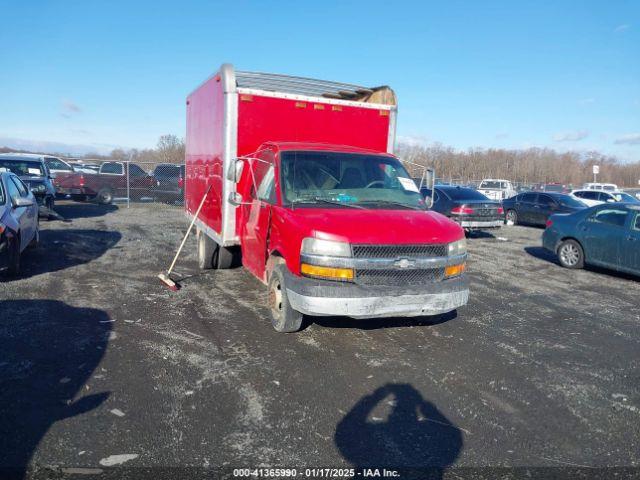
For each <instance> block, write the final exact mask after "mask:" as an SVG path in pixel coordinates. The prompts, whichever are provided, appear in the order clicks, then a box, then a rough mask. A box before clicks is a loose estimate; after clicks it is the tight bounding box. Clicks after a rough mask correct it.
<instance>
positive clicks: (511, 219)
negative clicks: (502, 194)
mask: <svg viewBox="0 0 640 480" xmlns="http://www.w3.org/2000/svg"><path fill="white" fill-rule="evenodd" d="M505 219H506V221H507V224H511V225H517V224H518V213H517V212H516V211H515V210H507V213H506V215H505Z"/></svg>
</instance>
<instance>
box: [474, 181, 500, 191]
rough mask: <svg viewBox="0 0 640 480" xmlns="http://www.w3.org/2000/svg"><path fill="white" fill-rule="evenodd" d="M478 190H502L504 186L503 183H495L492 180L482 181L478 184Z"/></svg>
mask: <svg viewBox="0 0 640 480" xmlns="http://www.w3.org/2000/svg"><path fill="white" fill-rule="evenodd" d="M478 188H497V189H503V188H505V186H504V182H496V181H493V180H487V181H484V182H482V183H481V184H480V187H478Z"/></svg>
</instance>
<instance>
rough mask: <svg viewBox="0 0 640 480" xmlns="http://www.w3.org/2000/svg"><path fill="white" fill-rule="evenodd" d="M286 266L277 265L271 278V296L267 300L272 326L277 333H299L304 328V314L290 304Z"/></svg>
mask: <svg viewBox="0 0 640 480" xmlns="http://www.w3.org/2000/svg"><path fill="white" fill-rule="evenodd" d="M285 268H286V267H285V266H284V265H276V266H275V267H274V269H273V271H272V272H271V276H270V277H269V296H268V299H267V302H268V305H269V312H270V314H271V325H272V326H273V328H274V329H275V331H276V332H282V333H288V332H297V331H298V330H300V327H301V326H302V317H303V315H302V313H300V312H298V311H297V310H294V309H293V308H292V307H291V304H289V298H288V297H287V289H286V287H285V284H284V269H285Z"/></svg>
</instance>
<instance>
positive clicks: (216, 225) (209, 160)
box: [185, 78, 224, 233]
mask: <svg viewBox="0 0 640 480" xmlns="http://www.w3.org/2000/svg"><path fill="white" fill-rule="evenodd" d="M223 120H224V96H223V92H222V87H221V83H220V82H219V81H216V79H215V78H212V79H210V80H207V82H205V83H204V84H203V85H202V86H201V87H200V88H198V89H197V90H196V91H195V92H193V93H192V94H191V95H190V96H189V97H188V99H187V138H186V196H185V207H186V209H187V211H188V212H191V213H195V211H196V210H197V209H198V205H199V204H200V201H201V200H202V196H203V195H204V192H205V190H206V188H207V186H208V185H209V184H211V185H212V187H211V192H210V193H209V196H208V197H207V201H206V202H205V204H204V207H203V208H202V212H201V213H200V217H199V218H200V219H201V220H202V221H204V222H205V224H206V225H208V226H209V227H211V228H213V230H215V231H216V232H218V233H221V227H222V225H221V219H222V205H223V203H222V200H223V199H222V186H223V178H224V177H223V168H222V159H223V141H222V140H223V134H224V131H223Z"/></svg>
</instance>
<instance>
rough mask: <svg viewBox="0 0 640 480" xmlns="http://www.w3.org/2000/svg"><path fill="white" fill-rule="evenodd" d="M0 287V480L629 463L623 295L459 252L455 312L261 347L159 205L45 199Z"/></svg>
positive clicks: (489, 253) (619, 280) (250, 318)
mask: <svg viewBox="0 0 640 480" xmlns="http://www.w3.org/2000/svg"><path fill="white" fill-rule="evenodd" d="M57 210H58V212H59V213H60V214H61V215H62V216H64V217H65V218H67V219H68V220H69V221H68V222H62V221H53V222H44V221H43V222H42V224H41V228H42V245H41V247H40V248H39V249H38V250H36V251H33V252H30V253H28V254H27V255H26V256H25V257H24V259H23V266H24V273H23V275H22V277H21V278H19V279H16V280H12V281H5V282H4V283H0V352H1V353H0V387H1V388H0V418H1V419H2V421H0V466H1V467H5V468H6V467H13V468H16V469H17V470H18V471H20V470H23V469H25V468H27V466H29V465H30V466H31V467H30V468H34V469H36V470H37V469H42V468H45V467H50V468H83V469H88V470H80V471H81V472H85V473H86V472H89V473H91V472H93V471H97V470H92V469H105V468H108V467H110V466H118V465H122V466H125V467H176V466H185V465H186V466H193V467H202V466H205V467H257V466H278V467H295V466H297V467H298V468H301V467H305V466H316V467H327V466H344V467H348V466H356V467H358V466H365V465H395V466H437V467H442V468H446V467H451V466H455V467H465V466H505V467H510V466H547V467H576V466H636V467H637V466H638V465H640V463H639V462H640V453H639V452H640V444H639V443H640V355H639V352H640V329H639V327H640V300H639V299H640V280H638V279H634V278H633V277H627V276H622V275H617V274H613V273H608V272H604V271H600V270H583V271H570V270H566V269H562V268H561V267H559V266H558V265H557V264H556V263H555V262H554V260H553V258H552V257H550V256H549V255H548V254H546V253H545V252H544V251H543V250H542V249H541V248H540V236H541V233H542V230H541V229H537V228H527V227H504V228H502V229H501V230H500V231H498V232H496V233H495V236H492V235H479V236H474V237H472V238H470V239H469V250H470V260H469V266H468V271H469V276H470V279H471V297H470V301H469V304H468V305H467V306H466V307H464V308H461V309H459V310H458V311H457V312H455V313H453V314H450V315H445V316H441V317H435V318H434V317H432V318H418V319H386V320H357V321H356V320H350V319H345V318H328V319H311V320H309V321H308V322H307V325H306V328H305V329H304V330H303V331H301V332H299V333H296V334H278V333H276V332H275V331H274V330H273V329H272V327H271V325H270V323H269V321H268V316H267V311H266V308H265V303H264V300H265V296H266V293H265V290H264V287H263V286H262V285H261V284H260V283H259V282H258V281H257V280H255V279H254V278H253V277H251V276H250V275H249V274H248V273H247V272H246V271H244V270H243V269H241V268H240V269H234V270H228V271H209V272H205V273H201V272H198V271H197V270H196V265H195V238H194V237H191V238H190V239H189V242H188V243H187V248H186V255H185V257H183V259H182V261H181V262H180V265H179V268H178V269H177V270H178V273H179V274H180V275H183V276H184V277H185V279H184V280H183V281H182V285H183V288H182V290H180V291H179V292H175V293H174V292H170V291H168V290H167V289H165V288H164V287H163V286H162V285H161V284H160V282H159V280H158V279H157V278H156V275H157V274H158V273H159V272H160V271H162V270H163V269H166V267H167V266H168V264H169V262H170V260H171V257H172V255H173V252H174V251H175V248H176V247H177V245H178V244H179V241H180V236H181V234H182V233H183V232H184V231H185V230H186V227H187V223H186V219H185V217H184V216H183V215H182V212H181V210H180V209H178V208H173V207H168V206H154V205H137V206H136V205H133V206H132V208H130V209H126V208H123V207H120V208H119V207H115V206H111V207H104V206H98V205H91V204H75V203H72V202H62V203H61V204H60V205H59V207H58V209H57Z"/></svg>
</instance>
